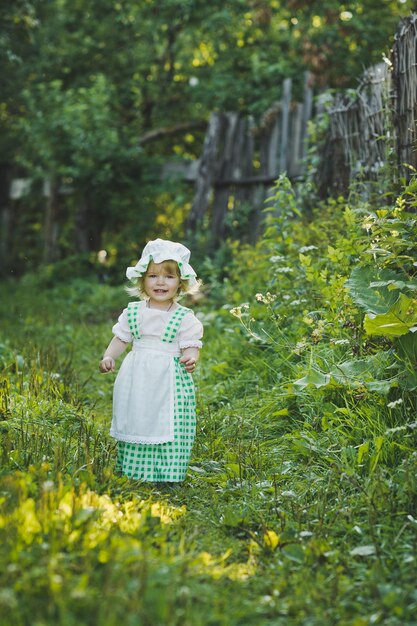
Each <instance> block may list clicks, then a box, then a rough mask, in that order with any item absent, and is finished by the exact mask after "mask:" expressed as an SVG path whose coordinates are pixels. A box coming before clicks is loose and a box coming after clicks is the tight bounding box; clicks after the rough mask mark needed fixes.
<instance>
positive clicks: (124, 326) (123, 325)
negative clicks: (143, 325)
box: [112, 309, 132, 343]
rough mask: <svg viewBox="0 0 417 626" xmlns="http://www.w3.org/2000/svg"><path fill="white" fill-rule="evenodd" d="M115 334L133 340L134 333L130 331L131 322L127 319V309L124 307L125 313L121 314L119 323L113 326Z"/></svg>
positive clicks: (128, 340) (127, 341) (127, 340)
mask: <svg viewBox="0 0 417 626" xmlns="http://www.w3.org/2000/svg"><path fill="white" fill-rule="evenodd" d="M112 332H113V335H115V336H116V337H118V338H119V339H121V340H122V341H125V342H126V343H131V342H132V333H131V332H130V328H129V323H128V321H127V309H123V313H121V315H119V319H118V320H117V323H116V324H115V325H114V326H113V328H112Z"/></svg>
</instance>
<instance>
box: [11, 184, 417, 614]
mask: <svg viewBox="0 0 417 626" xmlns="http://www.w3.org/2000/svg"><path fill="white" fill-rule="evenodd" d="M382 202H383V203H386V204H382V203H381V201H379V202H378V203H377V202H376V201H372V202H369V204H368V203H364V202H363V201H360V200H355V197H354V195H353V193H352V198H351V201H350V202H347V201H346V200H344V199H334V200H331V201H329V202H328V203H327V204H322V205H321V206H319V207H317V209H316V210H314V211H313V212H312V214H311V215H309V217H306V216H305V215H303V214H302V213H300V211H299V201H298V200H297V199H296V197H295V195H294V192H293V191H292V189H291V186H290V185H289V183H288V181H287V180H286V179H285V178H283V179H280V180H279V181H278V184H277V187H276V189H275V196H274V205H275V210H273V211H268V212H267V213H266V214H265V219H266V224H265V236H264V237H263V238H262V241H260V242H259V244H258V245H257V246H255V247H254V248H252V247H249V246H239V245H238V244H236V243H231V244H230V249H229V257H228V259H229V260H228V261H227V266H224V265H222V266H220V265H216V264H215V263H213V261H208V260H207V261H206V263H205V267H204V268H202V269H204V271H205V273H206V275H207V276H208V277H209V278H208V279H207V280H206V296H205V298H204V299H203V300H202V301H200V302H199V303H198V304H197V305H196V308H197V309H198V311H199V314H200V315H201V316H202V318H203V319H204V321H205V327H206V345H205V348H204V352H203V357H202V360H201V363H200V366H199V371H198V373H197V374H196V380H197V384H198V401H199V402H198V403H199V414H198V418H199V420H198V422H199V423H198V437H197V442H196V445H195V448H194V452H193V458H192V462H191V467H190V472H189V476H188V478H187V481H186V483H185V484H184V485H182V486H181V487H179V488H177V489H173V488H170V487H167V486H165V487H163V486H162V487H158V486H150V485H145V484H140V483H136V482H130V481H128V480H125V479H121V478H118V477H115V476H114V475H113V466H114V452H115V446H114V442H113V441H112V440H111V439H110V438H109V436H108V434H107V431H108V426H109V415H110V410H111V387H112V380H111V377H106V376H103V375H100V374H99V373H98V369H97V363H98V358H99V356H100V355H101V353H102V350H103V347H104V346H105V345H106V344H107V341H108V337H109V331H110V327H111V323H112V320H113V319H114V318H115V316H116V315H117V313H118V311H119V310H120V308H121V307H123V305H124V303H125V295H124V294H123V290H122V289H121V288H120V287H114V286H110V285H108V284H98V283H97V282H94V281H93V280H87V279H77V280H73V281H60V280H59V278H58V279H57V277H55V278H54V277H51V276H45V274H32V275H27V276H25V277H24V278H23V279H22V280H21V281H20V282H19V283H17V284H16V283H5V284H3V285H2V286H1V294H0V303H1V304H0V315H1V321H2V323H1V329H2V330H1V346H0V349H1V353H0V359H1V361H0V365H1V403H0V410H1V417H2V421H1V430H0V432H1V442H2V465H1V467H2V469H1V492H0V502H1V513H0V515H1V516H0V532H1V542H0V554H1V575H0V576H1V592H0V612H1V615H2V624H4V625H5V626H8V625H10V626H11V625H13V626H23V625H27V624H30V625H31V626H34V625H35V624H36V626H43V625H46V624H48V625H49V624H54V625H62V626H72V625H73V624H77V625H79V624H102V625H103V626H111V625H113V624H119V623H120V622H121V621H123V623H124V624H126V625H127V624H132V625H133V624H135V625H137V624H143V625H149V626H151V625H152V626H158V625H161V626H162V625H163V626H174V625H179V624H181V625H182V626H187V625H189V626H191V625H192V626H198V625H205V626H208V625H210V626H222V625H224V626H250V625H252V624H253V625H254V626H255V625H256V626H258V625H263V624H274V625H277V626H281V625H282V626H284V625H285V626H287V625H288V624H296V625H297V626H323V625H326V626H327V625H330V624H343V625H344V626H345V625H346V626H368V625H369V626H370V625H371V624H381V625H382V624H383V625H384V626H405V625H411V624H415V623H416V622H415V615H416V613H417V596H416V591H415V580H416V574H417V569H416V560H415V554H416V548H417V545H416V544H417V519H416V518H417V516H416V505H417V478H416V477H417V473H416V469H417V455H416V451H415V450H416V432H417V430H416V421H415V415H416V397H415V390H416V387H417V378H416V363H417V351H416V340H415V336H416V334H417V333H415V328H416V326H417V324H416V322H417V301H416V299H415V291H416V289H417V281H416V280H415V278H414V277H415V274H416V265H417V255H416V248H415V239H416V234H417V232H416V231H417V218H416V215H415V212H414V207H415V203H416V196H415V183H412V184H411V185H410V186H409V188H408V189H407V190H405V191H404V193H403V194H401V195H400V196H399V197H398V198H397V199H395V198H394V199H393V200H391V199H389V200H388V199H387V198H386V199H385V200H383V201H382ZM225 276H226V277H225ZM53 279H54V280H55V282H53ZM45 281H47V282H46V283H45ZM51 281H52V282H51ZM346 281H348V282H346ZM45 284H48V285H49V288H46V287H45Z"/></svg>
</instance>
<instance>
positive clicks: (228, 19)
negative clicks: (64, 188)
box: [0, 0, 411, 260]
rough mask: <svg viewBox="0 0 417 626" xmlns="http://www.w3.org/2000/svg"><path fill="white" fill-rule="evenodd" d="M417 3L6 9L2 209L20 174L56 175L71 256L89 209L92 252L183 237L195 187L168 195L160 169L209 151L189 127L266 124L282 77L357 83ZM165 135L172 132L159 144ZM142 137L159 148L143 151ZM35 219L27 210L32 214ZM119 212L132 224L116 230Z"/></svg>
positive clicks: (174, 2)
mask: <svg viewBox="0 0 417 626" xmlns="http://www.w3.org/2000/svg"><path fill="white" fill-rule="evenodd" d="M410 7H411V2H410V0H405V1H404V2H401V1H399V0H398V1H397V0H389V1H388V0H387V1H385V2H383V3H382V5H381V3H380V2H377V1H376V0H363V1H362V2H359V1H357V0H355V1H351V2H345V3H343V4H340V3H338V2H336V1H335V0H326V1H325V2H318V1H317V2H316V1H313V2H307V1H301V0H289V1H287V2H280V1H278V0H250V1H248V2H243V1H242V0H231V1H230V2H227V3H224V2H221V1H220V0H213V2H210V3H207V2H203V0H164V1H163V2H158V3H156V2H152V1H150V0H141V1H140V2H133V1H132V0H71V1H69V0H51V1H50V2H44V1H43V0H16V1H13V2H12V1H11V0H5V2H3V3H2V7H1V8H0V18H1V21H2V24H3V29H2V35H1V38H0V59H1V62H2V66H3V67H2V83H3V88H2V95H1V100H0V129H1V131H2V132H1V139H0V148H1V155H2V156H1V173H2V176H1V177H0V186H1V187H2V189H1V192H0V195H1V198H2V200H1V203H2V207H1V209H2V212H4V211H5V206H4V205H5V203H6V202H7V200H6V198H7V188H8V185H9V183H10V178H11V177H13V176H14V177H16V176H17V175H19V176H24V177H29V178H31V179H35V178H37V177H38V178H42V179H50V178H57V179H58V180H59V181H60V182H62V181H64V182H65V181H66V182H70V184H71V187H72V189H73V190H74V195H73V197H71V198H70V199H68V198H67V199H66V200H65V202H64V205H65V210H63V211H61V212H60V218H59V219H60V220H61V223H60V224H59V229H60V232H61V234H62V233H64V232H65V233H66V235H65V237H64V239H65V241H64V239H63V238H62V237H61V241H58V242H57V245H58V247H59V249H60V253H61V254H66V253H67V252H68V251H71V248H73V250H76V249H77V247H78V248H79V246H78V244H76V243H75V240H76V237H75V234H74V232H75V230H76V229H74V228H73V227H72V226H71V220H72V221H73V222H74V220H75V221H76V219H78V218H77V215H78V216H79V215H80V214H81V213H83V214H84V217H83V219H82V220H81V222H82V224H83V225H82V228H84V229H87V231H88V232H87V240H88V241H89V242H90V243H89V244H88V245H89V247H90V248H91V249H92V250H95V249H96V247H97V245H102V243H103V242H106V241H107V242H111V243H113V244H115V241H116V240H117V236H116V239H115V238H114V235H120V236H121V237H122V238H123V237H125V236H126V235H127V234H128V239H129V241H132V238H133V237H135V238H136V244H135V245H136V246H140V245H141V244H142V242H143V240H144V239H145V238H146V237H147V236H149V235H150V234H151V233H152V232H154V231H155V229H156V228H159V229H161V225H162V224H163V225H164V227H165V228H166V229H167V232H173V231H175V230H177V231H178V230H179V229H180V227H181V221H182V219H183V217H184V215H185V213H186V211H187V207H188V206H189V201H190V198H191V194H192V189H191V187H188V188H187V189H184V188H182V187H181V185H179V184H177V183H176V184H175V185H169V186H168V188H167V187H164V186H163V185H162V183H161V182H160V179H159V176H158V174H157V171H158V165H159V163H160V160H161V158H166V157H168V156H170V157H172V156H174V157H182V158H196V157H197V156H198V155H199V152H200V148H201V140H202V136H201V133H199V132H195V131H193V130H190V131H187V126H184V122H189V123H190V126H189V128H193V125H194V123H195V126H196V127H201V123H202V122H204V121H205V120H207V118H208V115H209V113H210V112H211V111H212V110H240V111H243V112H248V113H251V114H254V115H255V116H257V115H259V114H261V113H262V112H264V111H265V110H266V109H267V108H268V107H269V106H270V105H271V104H272V103H273V102H274V101H276V100H277V99H278V98H279V97H280V87H281V83H282V80H283V79H284V78H285V77H289V76H291V77H293V79H294V83H295V89H296V90H297V89H298V90H300V89H301V88H302V82H303V81H302V77H303V73H304V71H305V70H306V69H309V70H311V71H312V73H313V76H314V80H315V82H316V84H317V85H318V86H320V88H321V87H323V86H326V87H335V86H340V85H343V86H345V85H354V84H356V81H357V77H358V75H359V74H360V73H361V71H362V69H363V67H364V66H365V65H368V64H369V63H373V62H375V61H378V60H380V59H381V55H382V53H383V52H388V49H389V46H390V42H391V41H392V36H393V33H394V31H395V28H396V24H397V22H398V19H399V17H400V15H401V14H403V15H404V14H406V12H407V10H408V8H410ZM160 128H170V129H171V132H170V133H167V134H164V133H163V132H162V133H159V134H158V133H156V134H154V135H149V133H150V131H153V130H158V129H160ZM172 129H174V130H172ZM175 129H177V130H178V134H175ZM143 136H147V137H149V136H151V137H152V136H153V137H155V138H157V139H155V141H152V142H151V141H148V142H147V143H146V145H145V144H143V145H141V142H140V139H141V137H143ZM4 172H6V174H7V175H6V174H4ZM3 174H4V175H3ZM166 194H168V195H166ZM167 198H168V202H167ZM36 202H37V203H38V209H37V216H35V214H36V211H35V214H34V215H32V218H31V219H32V220H35V222H36V224H34V226H36V228H35V229H36V230H38V231H39V232H43V228H42V222H43V220H44V217H43V211H44V209H43V204H42V202H43V201H42V200H41V199H39V198H38V199H37V201H36ZM80 207H84V208H80ZM86 207H87V208H86ZM165 207H166V208H165ZM26 209H27V201H26V200H24V201H23V205H22V206H21V207H20V211H21V212H22V215H23V214H26ZM120 209H122V211H123V216H124V218H125V219H124V220H123V223H124V222H125V221H126V220H128V222H129V223H128V224H127V226H126V227H125V226H124V225H123V226H120V225H118V224H119V222H120V220H118V215H119V212H120ZM8 210H9V211H12V210H13V207H12V208H10V207H9V208H8ZM19 220H20V217H19V219H17V222H19ZM68 220H70V221H68ZM3 221H4V220H3ZM6 221H7V220H6ZM8 221H9V222H10V219H9V218H8ZM132 223H134V224H135V227H134V228H133V230H132V228H131V226H132ZM17 225H18V224H17ZM162 229H163V228H162ZM91 233H96V235H97V236H96V235H94V236H92V235H91ZM9 235H10V232H9ZM6 239H7V237H6ZM127 247H129V244H128V245H127ZM134 247H135V246H133V248H134ZM34 260H36V259H34Z"/></svg>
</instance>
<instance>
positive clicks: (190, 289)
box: [126, 259, 201, 300]
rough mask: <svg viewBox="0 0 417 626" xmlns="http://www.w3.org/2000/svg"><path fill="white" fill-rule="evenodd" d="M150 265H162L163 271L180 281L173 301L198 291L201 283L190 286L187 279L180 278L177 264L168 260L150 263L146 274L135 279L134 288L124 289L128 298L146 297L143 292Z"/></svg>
mask: <svg viewBox="0 0 417 626" xmlns="http://www.w3.org/2000/svg"><path fill="white" fill-rule="evenodd" d="M152 263H153V264H154V265H162V267H163V268H164V270H165V271H167V272H168V273H170V274H176V275H177V276H178V278H179V279H180V284H179V286H178V291H177V294H176V296H175V298H174V300H177V299H178V298H180V297H181V296H182V295H184V294H190V295H192V294H195V293H197V292H198V290H199V289H200V284H201V282H200V281H199V280H198V281H197V282H196V283H195V284H194V285H192V286H190V284H189V281H188V280H187V279H185V278H181V273H180V268H179V267H178V263H177V262H176V261H173V260H172V259H168V260H167V261H162V262H161V263H158V264H156V263H154V262H153V261H151V262H150V263H149V265H148V268H147V270H146V272H145V273H144V274H142V276H139V277H138V278H137V279H136V282H135V284H134V286H133V287H126V291H127V293H128V294H129V295H130V296H135V297H137V298H142V299H144V298H145V297H146V296H147V294H146V291H145V278H146V275H147V273H148V271H149V268H150V266H151V264H152Z"/></svg>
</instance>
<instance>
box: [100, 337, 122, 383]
mask: <svg viewBox="0 0 417 626" xmlns="http://www.w3.org/2000/svg"><path fill="white" fill-rule="evenodd" d="M126 346H127V342H126V341H122V340H121V339H119V337H113V339H112V340H111V342H110V343H109V345H108V346H107V350H106V351H105V353H104V356H103V358H102V359H101V361H100V365H99V369H100V372H103V373H104V374H105V373H107V372H114V370H115V368H116V363H115V361H116V359H117V357H119V356H120V355H121V354H122V353H123V352H124V351H125V350H126Z"/></svg>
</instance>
